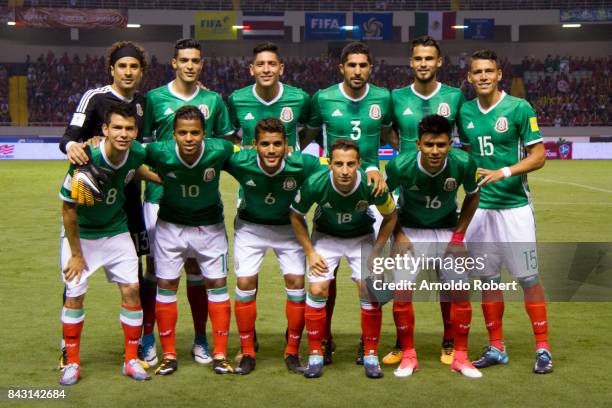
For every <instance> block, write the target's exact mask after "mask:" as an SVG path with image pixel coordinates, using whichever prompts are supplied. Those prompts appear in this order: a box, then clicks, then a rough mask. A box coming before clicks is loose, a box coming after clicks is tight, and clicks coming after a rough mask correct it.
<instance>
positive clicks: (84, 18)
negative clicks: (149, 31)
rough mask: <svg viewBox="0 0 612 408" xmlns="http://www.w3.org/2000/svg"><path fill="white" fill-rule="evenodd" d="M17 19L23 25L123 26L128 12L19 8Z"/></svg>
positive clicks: (126, 20) (59, 26) (65, 26)
mask: <svg viewBox="0 0 612 408" xmlns="http://www.w3.org/2000/svg"><path fill="white" fill-rule="evenodd" d="M15 21H16V22H17V26H22V27H54V28H123V27H125V26H126V25H127V22H128V13H127V10H115V9H87V8H83V9H71V8H44V7H43V8H39V7H36V8H33V7H32V8H17V9H15Z"/></svg>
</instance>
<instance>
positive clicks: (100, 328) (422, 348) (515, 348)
mask: <svg viewBox="0 0 612 408" xmlns="http://www.w3.org/2000/svg"><path fill="white" fill-rule="evenodd" d="M65 170H66V164H65V163H63V162H59V161H55V162H45V161H38V162H31V161H10V162H8V161H7V162H1V163H0V187H1V191H2V192H1V194H0V209H1V210H2V216H3V223H2V245H1V246H0V254H1V255H2V261H3V262H2V263H1V264H0V293H2V298H1V303H0V304H1V313H0V341H1V344H2V351H3V353H2V356H3V357H4V358H3V360H2V363H3V364H2V365H3V367H2V370H0V390H1V391H2V393H1V394H2V395H0V406H13V405H17V403H16V402H9V401H7V400H6V399H5V395H6V389H7V388H9V387H36V388H56V387H58V383H57V381H58V379H59V372H58V371H57V370H56V369H55V366H56V364H57V357H58V345H59V340H60V335H61V325H60V321H59V313H60V308H61V293H62V283H61V281H60V278H59V265H58V264H59V254H58V250H59V239H58V232H59V227H60V201H59V199H58V198H57V194H58V190H59V186H60V184H61V182H62V178H63V175H64V172H65ZM530 185H531V189H532V192H533V195H534V200H535V208H536V212H537V215H536V220H537V227H538V240H539V241H541V242H559V241H565V242H572V241H585V242H589V241H602V242H610V241H611V239H612V228H611V227H612V161H571V162H558V161H551V162H548V163H547V165H546V167H545V168H544V169H543V170H541V171H538V172H537V173H536V174H535V175H534V176H533V177H531V178H530ZM222 189H223V199H224V202H225V204H226V210H225V213H226V224H227V228H228V233H229V235H230V237H231V234H232V222H231V220H232V219H233V218H234V215H235V208H234V203H235V191H236V184H235V182H234V181H233V179H232V178H231V177H230V176H229V175H227V174H224V175H223V176H222ZM348 276H349V273H348V270H347V268H346V266H345V265H344V264H343V267H342V269H341V271H340V273H339V279H338V299H337V303H336V312H335V314H334V325H333V327H334V335H335V341H336V343H337V344H338V348H337V350H336V353H335V360H334V364H333V365H332V366H330V367H326V369H325V374H324V376H323V377H322V378H321V379H319V380H306V379H304V378H302V377H300V376H296V375H291V374H289V373H288V372H287V371H286V369H285V366H284V362H283V360H282V350H283V345H284V330H285V316H284V301H285V293H284V290H283V284H282V279H281V276H280V273H279V271H278V267H277V265H276V262H275V261H274V259H273V257H272V256H271V255H270V254H268V256H267V257H266V260H265V262H264V265H263V268H262V271H261V276H260V288H259V293H258V318H257V331H258V337H259V341H260V352H259V354H258V356H257V369H256V370H255V371H254V372H253V373H252V374H251V375H249V376H246V377H241V376H218V375H215V374H214V373H213V372H212V369H211V368H210V367H207V366H199V365H197V364H195V363H194V362H192V361H191V357H190V354H189V351H190V347H191V341H192V335H193V329H192V324H191V316H190V312H189V305H188V303H187V299H186V296H185V286H184V283H182V284H181V289H180V290H179V322H178V327H177V330H178V332H177V349H178V359H179V370H178V372H177V373H176V374H174V375H172V376H170V377H155V378H153V380H152V381H149V382H147V383H137V382H134V381H132V380H130V379H128V378H126V377H123V376H121V374H120V367H121V362H122V345H123V339H122V333H121V327H120V325H119V320H118V312H119V303H120V298H119V292H118V290H117V289H116V287H115V286H114V285H110V284H107V283H106V282H105V279H104V276H103V274H102V273H100V272H98V273H96V274H95V275H94V276H93V277H92V278H91V279H90V290H89V292H88V294H87V297H86V300H85V309H86V322H85V327H84V332H83V337H82V347H81V356H82V357H81V358H82V379H81V381H80V382H79V383H78V384H77V385H76V386H73V387H70V388H67V389H66V390H67V398H66V399H65V400H64V401H61V402H55V403H53V404H52V403H50V402H48V401H47V402H43V404H44V405H47V404H49V405H51V406H60V404H61V405H66V406H79V407H89V406H92V407H95V406H114V407H123V406H145V405H146V406H150V407H153V406H165V407H169V406H170V407H173V406H179V407H188V406H199V407H202V406H204V407H205V406H216V407H218V406H228V407H242V406H251V407H260V406H261V407H264V406H265V407H302V406H304V407H310V408H312V407H342V406H344V407H348V406H367V405H375V406H376V405H378V406H385V407H391V406H408V405H413V406H424V405H428V406H449V407H462V406H469V407H474V406H492V405H496V406H537V407H547V406H588V407H597V406H610V405H609V404H610V401H611V400H612V388H611V387H610V378H609V375H608V372H609V369H608V367H607V364H606V363H605V361H606V360H605V358H606V357H607V356H608V354H607V352H608V351H609V350H610V349H612V348H611V346H612V344H611V341H610V338H611V336H610V333H612V320H611V319H610V311H611V310H612V303H577V302H574V303H552V304H550V305H549V309H548V313H549V322H550V343H551V346H552V350H553V356H554V363H555V372H554V373H553V374H552V375H547V376H536V375H534V374H532V373H531V368H532V364H533V358H534V352H533V336H532V334H531V329H530V325H529V320H528V317H527V315H526V313H525V312H524V309H523V304H522V303H521V302H509V303H507V305H506V314H505V319H504V324H505V326H504V328H505V337H506V342H507V347H508V350H509V354H510V364H509V365H508V366H504V367H493V368H489V369H486V370H483V374H484V377H483V378H482V379H480V380H470V379H467V378H463V377H461V376H460V375H458V374H455V373H452V372H450V371H449V369H448V367H446V366H442V365H441V364H440V363H439V360H438V353H439V344H440V338H441V321H440V320H441V319H440V314H439V311H438V308H439V306H438V304H437V303H417V304H416V306H415V309H416V331H415V341H416V348H417V352H418V355H419V362H420V365H421V368H420V371H418V372H417V373H416V374H415V375H413V376H412V377H410V378H407V379H398V378H395V377H394V376H393V374H392V369H393V368H392V367H385V368H384V372H385V375H386V376H385V378H383V379H382V380H379V381H373V380H368V379H366V378H365V376H364V375H363V369H362V367H358V366H356V365H355V364H354V362H353V360H354V356H355V349H356V346H357V342H358V339H359V333H360V324H359V306H358V305H359V303H358V300H357V297H356V294H355V290H354V284H353V283H352V282H351V281H350V279H349V278H348ZM234 284H235V279H234V277H233V275H232V274H231V273H230V279H229V288H230V293H231V296H232V298H233V287H234ZM386 309H389V307H386ZM232 318H233V317H232ZM209 327H210V325H209ZM394 339H395V331H394V327H393V319H392V317H391V313H390V312H389V311H385V313H384V318H383V334H382V341H381V346H380V353H381V354H384V353H386V351H388V350H389V349H390V348H391V346H392V343H393V342H394ZM304 343H305V342H304ZM485 344H486V330H485V327H484V323H483V319H482V314H481V312H480V308H479V307H478V304H476V303H475V304H474V321H473V324H472V332H471V336H470V355H471V356H472V357H475V356H476V355H477V353H479V352H480V349H481V347H482V346H484V345H485ZM304 345H305V344H304ZM304 345H303V346H304ZM238 346H239V345H238V339H237V335H236V329H235V324H234V322H232V331H231V333H230V343H229V350H230V355H233V354H234V353H235V352H237V351H238ZM302 350H303V355H305V354H306V349H305V347H303V348H302Z"/></svg>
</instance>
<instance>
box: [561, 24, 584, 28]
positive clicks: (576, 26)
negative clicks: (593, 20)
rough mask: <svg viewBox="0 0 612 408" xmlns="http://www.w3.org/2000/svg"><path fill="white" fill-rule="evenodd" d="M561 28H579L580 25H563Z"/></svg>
mask: <svg viewBox="0 0 612 408" xmlns="http://www.w3.org/2000/svg"><path fill="white" fill-rule="evenodd" d="M561 27H563V28H580V27H582V24H563V25H562V26H561Z"/></svg>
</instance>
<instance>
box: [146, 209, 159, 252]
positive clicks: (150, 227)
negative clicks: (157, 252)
mask: <svg viewBox="0 0 612 408" xmlns="http://www.w3.org/2000/svg"><path fill="white" fill-rule="evenodd" d="M142 212H143V213H144V220H145V226H146V228H147V235H148V236H149V245H150V248H153V244H154V243H155V224H157V213H158V212H159V204H157V203H148V202H146V201H145V202H144V203H143V205H142ZM150 256H153V254H152V253H151V255H150Z"/></svg>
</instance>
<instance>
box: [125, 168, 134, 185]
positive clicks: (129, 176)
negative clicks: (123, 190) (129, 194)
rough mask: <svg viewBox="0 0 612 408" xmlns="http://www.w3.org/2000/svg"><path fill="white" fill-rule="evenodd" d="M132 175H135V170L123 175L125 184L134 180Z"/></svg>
mask: <svg viewBox="0 0 612 408" xmlns="http://www.w3.org/2000/svg"><path fill="white" fill-rule="evenodd" d="M134 174H136V170H134V169H132V170H130V171H128V172H127V174H126V175H125V180H124V181H125V184H127V183H129V182H130V181H132V179H133V178H134Z"/></svg>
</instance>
